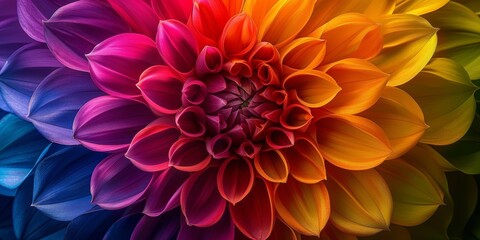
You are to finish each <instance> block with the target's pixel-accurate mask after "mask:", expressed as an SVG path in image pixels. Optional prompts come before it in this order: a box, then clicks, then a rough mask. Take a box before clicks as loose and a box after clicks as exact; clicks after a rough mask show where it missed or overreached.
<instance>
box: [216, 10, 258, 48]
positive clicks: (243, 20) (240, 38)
mask: <svg viewBox="0 0 480 240" xmlns="http://www.w3.org/2000/svg"><path fill="white" fill-rule="evenodd" d="M256 34H257V27H256V26H255V23H254V22H253V20H252V19H251V18H250V17H249V16H248V15H246V14H245V13H241V14H238V15H235V16H233V17H232V18H230V20H228V22H227V23H226V25H225V28H224V29H223V33H222V35H221V36H220V42H219V48H220V50H221V51H222V52H223V53H224V55H225V56H227V58H233V57H242V56H243V55H245V54H247V53H248V52H249V51H250V50H251V49H252V48H253V46H255V43H256V42H257V35H256Z"/></svg>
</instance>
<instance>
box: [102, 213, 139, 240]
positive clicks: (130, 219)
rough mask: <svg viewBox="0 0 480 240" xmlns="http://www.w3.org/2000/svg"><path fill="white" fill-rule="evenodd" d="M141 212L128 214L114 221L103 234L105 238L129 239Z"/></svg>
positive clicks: (115, 239) (110, 239) (106, 239)
mask: <svg viewBox="0 0 480 240" xmlns="http://www.w3.org/2000/svg"><path fill="white" fill-rule="evenodd" d="M142 216H143V214H141V213H136V214H129V215H127V216H124V217H122V218H120V219H119V220H118V221H116V222H115V223H114V224H112V226H110V228H108V231H107V232H106V233H105V235H104V236H103V239H105V240H122V239H123V240H129V239H130V236H131V235H132V233H133V230H134V229H135V227H136V224H137V223H138V222H139V220H140V219H141V218H142Z"/></svg>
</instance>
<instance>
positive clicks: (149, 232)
mask: <svg viewBox="0 0 480 240" xmlns="http://www.w3.org/2000/svg"><path fill="white" fill-rule="evenodd" d="M181 214H182V213H181V212H180V211H179V210H178V209H174V210H172V211H169V212H166V213H164V214H162V215H160V216H159V217H155V218H152V217H149V216H143V217H142V219H141V220H140V221H139V222H138V224H137V226H136V227H135V229H134V230H133V233H132V236H131V238H130V239H132V240H142V239H162V240H163V239H165V240H167V239H176V237H177V236H178V231H179V230H180V221H181V218H180V216H181Z"/></svg>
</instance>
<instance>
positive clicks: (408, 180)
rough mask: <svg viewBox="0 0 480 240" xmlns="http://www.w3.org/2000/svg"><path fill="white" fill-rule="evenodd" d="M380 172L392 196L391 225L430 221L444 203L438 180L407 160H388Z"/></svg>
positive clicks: (413, 224) (408, 224)
mask: <svg viewBox="0 0 480 240" xmlns="http://www.w3.org/2000/svg"><path fill="white" fill-rule="evenodd" d="M377 170H378V172H379V173H380V174H381V175H382V176H383V178H384V179H385V181H386V182H387V184H388V186H389V188H390V191H391V193H392V198H393V215H392V223H395V224H399V225H402V226H416V225H418V224H421V223H423V222H425V221H426V220H427V219H429V218H430V217H431V216H432V215H433V214H434V213H435V211H436V210H437V208H438V207H439V206H440V205H441V204H443V191H442V189H441V188H440V186H438V184H437V183H436V182H435V180H434V179H432V177H430V176H428V175H427V174H425V173H424V172H422V171H420V170H418V169H417V168H415V167H414V166H413V165H410V164H409V163H407V162H406V161H404V160H402V159H395V160H391V161H387V162H385V163H383V164H382V165H381V166H379V167H378V168H377Z"/></svg>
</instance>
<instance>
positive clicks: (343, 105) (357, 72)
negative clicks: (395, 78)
mask: <svg viewBox="0 0 480 240" xmlns="http://www.w3.org/2000/svg"><path fill="white" fill-rule="evenodd" d="M323 68H324V70H325V72H326V73H327V74H328V75H330V76H332V77H333V78H334V79H335V81H336V82H337V84H338V85H339V86H340V87H341V88H342V90H341V91H340V92H338V94H337V96H336V97H335V98H334V99H333V100H332V101H331V102H329V103H328V104H327V105H326V106H325V108H327V109H328V110H330V111H332V112H334V113H341V114H356V113H359V112H362V111H364V110H367V109H368V108H370V107H371V106H373V104H375V102H376V101H377V100H378V98H379V97H380V95H381V93H382V91H383V89H384V87H385V85H386V84H387V80H388V74H386V73H384V72H382V71H381V70H380V69H378V68H377V67H376V66H375V65H373V64H371V63H369V62H368V61H366V60H363V59H354V58H351V59H343V60H340V61H338V62H335V63H332V64H329V65H327V66H324V67H323Z"/></svg>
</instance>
